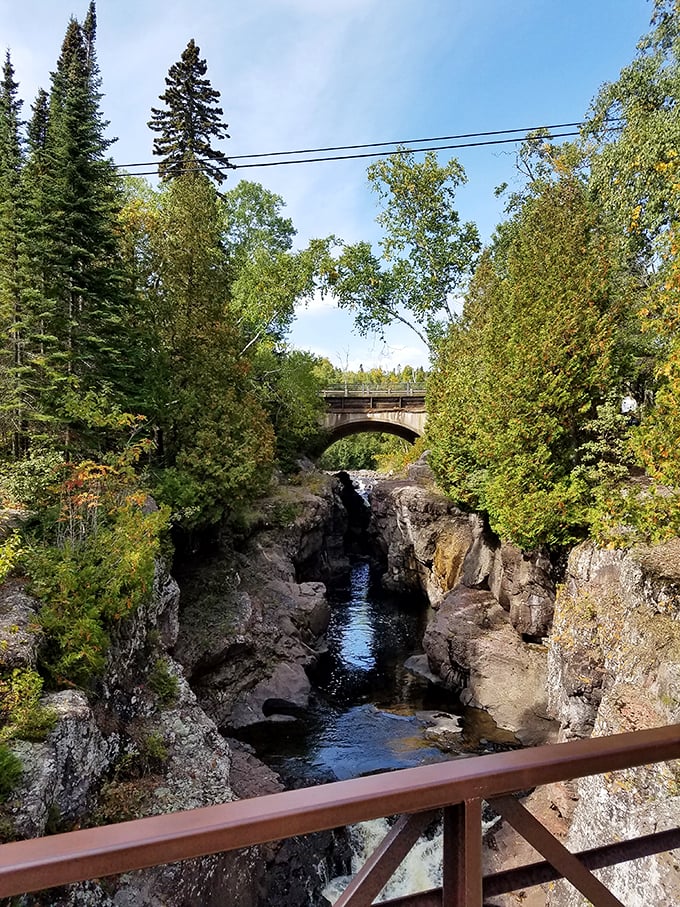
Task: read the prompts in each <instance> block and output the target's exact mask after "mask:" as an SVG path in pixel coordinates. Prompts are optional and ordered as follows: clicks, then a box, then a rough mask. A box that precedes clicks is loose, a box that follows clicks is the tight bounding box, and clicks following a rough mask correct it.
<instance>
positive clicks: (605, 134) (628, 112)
mask: <svg viewBox="0 0 680 907" xmlns="http://www.w3.org/2000/svg"><path fill="white" fill-rule="evenodd" d="M613 118H617V123H616V126H617V134H616V138H615V140H614V141H612V140H611V125H610V122H611V120H612V119H613ZM586 134H587V135H588V137H589V138H590V139H591V141H592V142H593V145H594V148H593V152H594V153H593V159H592V185H593V188H594V191H595V192H596V193H597V194H598V197H599V198H600V199H601V201H602V203H603V204H604V205H605V206H606V207H607V209H608V210H609V211H610V212H611V214H612V216H613V217H614V218H615V219H616V221H617V223H618V225H619V227H620V228H621V229H622V230H623V231H625V232H626V233H627V234H628V237H629V241H630V245H631V249H632V250H633V251H634V252H635V253H636V254H638V255H641V256H643V257H644V258H647V260H648V259H649V257H650V256H651V255H653V251H654V249H653V243H654V240H655V238H656V237H658V236H659V235H662V234H663V233H665V232H666V231H667V229H668V226H669V225H670V224H671V223H672V222H673V221H676V220H677V219H678V215H679V214H680V208H679V206H678V196H677V194H675V193H673V192H669V191H668V183H667V181H666V180H665V178H664V174H663V173H662V172H660V171H659V168H658V164H660V163H663V162H667V161H669V160H672V159H673V158H674V156H675V154H676V153H677V149H678V146H680V10H678V5H677V0H654V14H653V16H652V27H651V30H650V32H649V34H648V35H646V36H645V37H644V38H643V39H642V40H641V41H640V43H639V44H638V54H637V56H636V58H635V59H634V60H633V62H632V63H630V64H629V65H628V66H626V67H624V68H623V69H622V70H621V73H620V75H619V78H618V79H617V80H616V81H615V82H609V83H606V84H605V85H603V86H602V88H601V89H600V91H599V93H598V95H597V98H596V99H595V101H594V103H593V105H592V109H591V115H590V119H589V122H588V124H587V127H586Z"/></svg>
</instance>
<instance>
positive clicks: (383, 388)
mask: <svg viewBox="0 0 680 907" xmlns="http://www.w3.org/2000/svg"><path fill="white" fill-rule="evenodd" d="M321 393H322V394H323V396H324V397H338V396H345V397H350V396H353V397H397V396H423V395H424V394H425V384H424V383H422V382H410V381H402V382H400V383H395V384H329V385H328V386H327V387H325V388H324V389H323V391H322V392H321Z"/></svg>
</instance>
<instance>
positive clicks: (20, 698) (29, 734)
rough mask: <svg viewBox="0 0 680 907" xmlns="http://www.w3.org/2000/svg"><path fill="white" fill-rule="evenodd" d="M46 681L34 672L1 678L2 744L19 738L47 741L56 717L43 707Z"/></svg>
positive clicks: (17, 669)
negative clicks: (44, 682) (42, 701)
mask: <svg viewBox="0 0 680 907" xmlns="http://www.w3.org/2000/svg"><path fill="white" fill-rule="evenodd" d="M42 688H43V680H42V677H41V676H40V675H39V674H37V673H36V672H35V671H33V670H31V669H23V670H22V669H20V668H15V669H14V670H13V671H12V672H11V674H9V675H8V676H5V677H0V718H2V719H4V724H3V726H2V728H1V729H0V742H2V741H8V740H11V739H12V738H15V737H18V738H20V739H22V740H44V739H45V737H46V736H47V734H49V732H50V731H51V730H52V728H53V727H54V724H55V721H56V720H57V716H56V713H55V712H54V711H53V710H52V709H47V708H45V707H44V706H41V705H40V697H41V695H42Z"/></svg>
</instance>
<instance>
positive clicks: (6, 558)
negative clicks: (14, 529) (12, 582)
mask: <svg viewBox="0 0 680 907" xmlns="http://www.w3.org/2000/svg"><path fill="white" fill-rule="evenodd" d="M22 554H23V546H22V543H21V537H20V536H19V535H16V534H13V535H10V536H9V538H7V539H6V540H5V541H4V542H0V583H4V581H5V580H6V579H7V577H8V576H10V575H11V574H12V572H13V571H14V570H16V569H17V567H18V566H19V564H20V562H21V555H22Z"/></svg>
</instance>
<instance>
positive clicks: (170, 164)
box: [148, 38, 232, 184]
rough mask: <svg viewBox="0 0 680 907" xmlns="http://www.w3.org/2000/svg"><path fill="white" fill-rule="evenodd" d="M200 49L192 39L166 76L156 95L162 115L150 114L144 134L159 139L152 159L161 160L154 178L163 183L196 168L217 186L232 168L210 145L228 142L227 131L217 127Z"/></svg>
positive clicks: (215, 94) (157, 111)
mask: <svg viewBox="0 0 680 907" xmlns="http://www.w3.org/2000/svg"><path fill="white" fill-rule="evenodd" d="M199 53H200V48H199V47H198V46H197V45H196V43H195V42H194V39H193V38H192V39H191V40H190V41H189V43H188V44H187V46H186V49H185V50H184V51H183V52H182V57H181V59H180V60H179V61H178V62H177V63H173V65H172V66H171V67H170V69H169V70H168V75H167V76H166V79H165V84H166V86H167V88H166V90H165V92H164V93H163V94H162V95H160V100H161V101H163V102H164V104H165V105H166V109H160V108H156V107H152V108H151V119H150V120H149V124H148V125H149V128H150V129H152V130H153V131H154V132H157V133H159V135H158V137H157V138H155V139H154V143H153V153H154V154H156V155H158V156H159V157H162V158H163V160H162V161H161V163H160V164H159V166H158V172H159V174H160V176H161V178H162V179H164V180H169V179H172V178H173V177H174V176H178V175H179V174H181V173H183V172H185V171H186V170H187V169H191V168H192V167H196V168H197V169H201V170H203V171H204V172H205V173H206V174H208V176H210V177H212V178H213V179H214V180H215V182H216V183H218V184H220V183H222V182H223V180H224V179H225V178H226V177H225V174H224V172H223V171H224V170H225V169H227V168H229V167H230V166H232V165H231V164H230V163H229V161H228V159H227V157H226V155H224V154H223V153H222V152H221V151H219V150H218V149H216V148H213V147H212V145H211V140H212V139H218V140H219V139H228V138H229V135H228V134H227V125H226V123H223V122H222V116H223V112H222V108H221V107H218V106H217V100H218V98H219V97H220V93H219V91H216V90H215V89H214V88H213V87H212V86H211V84H210V80H209V79H206V78H205V74H206V72H207V69H208V67H207V64H206V61H205V60H201V59H200V57H199Z"/></svg>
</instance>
